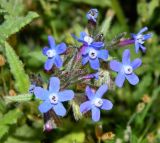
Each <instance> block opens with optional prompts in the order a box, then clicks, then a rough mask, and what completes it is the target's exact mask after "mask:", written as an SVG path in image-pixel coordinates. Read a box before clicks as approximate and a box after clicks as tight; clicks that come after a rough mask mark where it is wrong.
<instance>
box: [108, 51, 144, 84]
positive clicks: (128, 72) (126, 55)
mask: <svg viewBox="0 0 160 143" xmlns="http://www.w3.org/2000/svg"><path fill="white" fill-rule="evenodd" d="M141 64H142V61H141V59H139V58H137V59H135V60H133V61H132V62H131V61H130V51H129V49H126V50H125V51H124V52H123V58H122V63H120V62H118V61H116V60H113V61H111V62H110V68H111V69H112V70H113V71H115V72H118V75H117V77H116V80H115V82H116V85H117V86H118V87H122V86H123V83H124V81H125V78H126V79H127V80H128V81H129V83H130V84H132V85H136V84H137V83H138V82H139V78H138V76H137V75H136V74H134V72H133V70H135V69H137V68H138V67H139V66H140V65H141Z"/></svg>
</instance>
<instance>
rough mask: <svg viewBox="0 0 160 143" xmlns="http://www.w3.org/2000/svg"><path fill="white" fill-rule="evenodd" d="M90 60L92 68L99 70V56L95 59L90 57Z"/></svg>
mask: <svg viewBox="0 0 160 143" xmlns="http://www.w3.org/2000/svg"><path fill="white" fill-rule="evenodd" d="M89 62H90V65H91V67H92V69H94V70H98V69H99V68H100V64H99V60H98V58H96V59H93V60H92V59H89Z"/></svg>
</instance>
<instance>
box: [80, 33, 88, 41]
mask: <svg viewBox="0 0 160 143" xmlns="http://www.w3.org/2000/svg"><path fill="white" fill-rule="evenodd" d="M85 36H87V33H86V32H84V31H83V32H81V33H80V39H81V40H84V37H85Z"/></svg>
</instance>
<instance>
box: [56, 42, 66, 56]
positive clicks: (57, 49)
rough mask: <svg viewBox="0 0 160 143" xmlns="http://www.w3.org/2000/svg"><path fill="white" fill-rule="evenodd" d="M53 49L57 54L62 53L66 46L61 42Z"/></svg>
mask: <svg viewBox="0 0 160 143" xmlns="http://www.w3.org/2000/svg"><path fill="white" fill-rule="evenodd" d="M55 49H56V52H57V54H62V53H64V52H65V51H66V49H67V46H66V44H65V43H61V44H59V45H57V46H56V48H55Z"/></svg>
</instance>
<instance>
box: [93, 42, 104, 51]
mask: <svg viewBox="0 0 160 143" xmlns="http://www.w3.org/2000/svg"><path fill="white" fill-rule="evenodd" d="M90 46H91V47H94V48H98V49H100V48H102V47H104V43H103V42H93V43H92V44H91V45H90Z"/></svg>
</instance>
